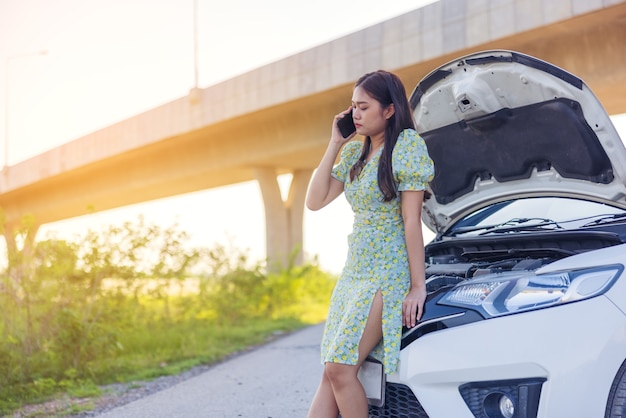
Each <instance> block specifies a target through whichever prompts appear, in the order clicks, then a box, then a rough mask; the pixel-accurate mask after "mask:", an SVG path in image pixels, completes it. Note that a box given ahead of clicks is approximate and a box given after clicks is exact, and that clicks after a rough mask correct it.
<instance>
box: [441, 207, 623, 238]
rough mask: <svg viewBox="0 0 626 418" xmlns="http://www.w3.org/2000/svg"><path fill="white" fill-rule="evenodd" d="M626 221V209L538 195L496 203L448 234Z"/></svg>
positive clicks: (474, 214)
mask: <svg viewBox="0 0 626 418" xmlns="http://www.w3.org/2000/svg"><path fill="white" fill-rule="evenodd" d="M619 219H623V220H626V211H624V210H623V209H620V208H616V207H613V206H609V205H606V204H602V203H597V202H589V201H585V200H578V199H571V198H565V197H535V198H527V199H517V200H509V201H505V202H499V203H495V204H493V205H490V206H488V207H486V208H483V209H481V210H478V211H476V212H473V213H471V214H469V215H467V216H465V217H463V218H462V219H461V220H459V221H458V222H457V223H455V224H454V225H453V226H452V227H451V228H450V229H449V230H448V231H447V232H446V233H445V234H444V236H461V235H462V236H476V235H485V234H490V233H503V232H519V231H537V230H547V229H568V230H571V229H577V228H581V227H585V226H593V225H600V224H604V223H609V222H613V221H616V220H619Z"/></svg>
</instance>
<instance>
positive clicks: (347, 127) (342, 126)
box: [337, 109, 356, 138]
mask: <svg viewBox="0 0 626 418" xmlns="http://www.w3.org/2000/svg"><path fill="white" fill-rule="evenodd" d="M337 126H338V127H339V132H341V136H343V137H344V138H347V137H349V136H350V135H352V133H353V132H354V131H356V126H354V120H352V109H350V113H348V114H347V115H346V116H344V117H343V118H341V119H339V120H338V121H337Z"/></svg>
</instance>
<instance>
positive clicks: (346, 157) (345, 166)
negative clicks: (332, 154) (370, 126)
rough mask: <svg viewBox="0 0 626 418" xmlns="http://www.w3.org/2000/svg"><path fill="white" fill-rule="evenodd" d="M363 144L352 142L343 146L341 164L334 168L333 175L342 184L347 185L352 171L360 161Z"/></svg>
mask: <svg viewBox="0 0 626 418" xmlns="http://www.w3.org/2000/svg"><path fill="white" fill-rule="evenodd" d="M362 147H363V143H362V142H360V141H350V142H348V143H347V144H346V145H344V146H343V149H342V150H341V156H340V158H339V163H337V165H336V166H334V167H333V171H332V172H331V175H332V176H333V177H334V178H336V179H337V180H339V181H340V182H342V183H347V182H348V179H349V178H350V169H351V168H352V166H353V165H354V163H356V162H357V160H358V159H359V155H360V151H361V148H362Z"/></svg>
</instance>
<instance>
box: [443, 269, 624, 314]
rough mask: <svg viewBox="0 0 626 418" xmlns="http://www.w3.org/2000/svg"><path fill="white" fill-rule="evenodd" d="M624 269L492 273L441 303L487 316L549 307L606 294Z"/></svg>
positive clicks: (456, 290) (458, 289)
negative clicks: (545, 272) (544, 272)
mask: <svg viewBox="0 0 626 418" xmlns="http://www.w3.org/2000/svg"><path fill="white" fill-rule="evenodd" d="M623 269H624V267H623V266H621V265H611V266H603V267H594V268H589V269H582V270H572V271H561V272H556V273H548V274H534V273H532V272H509V273H502V274H490V275H488V276H485V277H484V278H482V277H481V278H478V279H473V280H468V281H466V282H463V283H460V284H458V285H457V286H456V287H454V288H453V289H451V290H450V291H449V292H448V293H447V294H446V295H444V296H443V297H442V298H441V299H440V300H439V302H438V303H440V304H444V305H451V306H458V307H466V308H470V309H475V310H479V311H480V312H481V313H483V314H484V315H486V316H487V317H497V316H502V315H508V314H514V313H519V312H525V311H531V310H535V309H541V308H548V307H551V306H557V305H562V304H564V303H570V302H576V301H579V300H583V299H588V298H592V297H594V296H598V295H601V294H603V293H604V292H606V291H607V290H608V289H609V288H610V287H611V286H612V285H613V283H614V282H615V280H616V279H617V277H619V275H620V274H621V272H622V270H623Z"/></svg>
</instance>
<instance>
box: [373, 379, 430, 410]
mask: <svg viewBox="0 0 626 418" xmlns="http://www.w3.org/2000/svg"><path fill="white" fill-rule="evenodd" d="M370 417H381V418H429V417H428V414H427V413H426V411H424V408H422V405H421V404H420V403H419V401H418V400H417V398H416V397H415V395H414V394H413V392H412V391H411V389H409V387H408V386H406V385H399V384H396V383H387V386H386V389H385V405H384V406H383V407H382V408H378V407H375V406H370Z"/></svg>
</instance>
